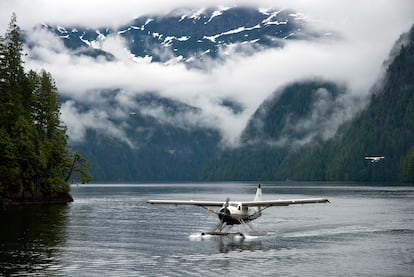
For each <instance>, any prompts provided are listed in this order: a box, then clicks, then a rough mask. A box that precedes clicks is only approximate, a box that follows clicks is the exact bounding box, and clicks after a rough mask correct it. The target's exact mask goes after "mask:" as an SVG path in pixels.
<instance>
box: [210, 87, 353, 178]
mask: <svg viewBox="0 0 414 277" xmlns="http://www.w3.org/2000/svg"><path fill="white" fill-rule="evenodd" d="M345 92H346V88H345V87H344V86H340V85H337V84H335V83H334V82H328V81H324V80H317V79H313V80H307V81H302V82H296V83H292V84H289V85H287V86H286V87H284V88H282V89H280V90H278V91H276V92H275V93H274V94H273V95H272V96H271V97H270V98H269V99H268V100H266V101H265V102H264V103H263V104H262V105H261V106H260V107H259V108H258V110H257V111H256V112H255V114H254V115H253V116H252V118H251V119H250V121H249V123H248V125H247V126H246V128H245V130H244V132H243V134H242V146H241V147H238V148H236V149H230V150H226V151H224V152H223V153H220V155H219V158H218V159H215V160H212V161H210V162H209V165H208V166H207V169H206V170H205V172H204V175H203V178H204V179H206V180H279V179H281V177H280V176H279V175H278V171H277V168H278V166H279V165H280V164H281V163H282V162H283V161H284V159H285V158H286V156H287V155H288V154H289V153H290V152H291V151H294V150H296V149H298V148H301V147H302V146H303V145H304V144H307V143H309V142H311V141H313V140H316V139H319V140H322V139H324V138H325V137H327V136H328V137H329V136H333V134H334V133H335V131H336V129H334V130H331V129H332V128H329V125H330V124H331V122H332V121H333V120H334V118H335V116H336V114H337V113H338V112H339V111H343V109H344V108H345V107H344V105H343V104H342V103H341V101H340V99H341V96H343V95H344V93H345ZM329 130H330V131H329Z"/></svg>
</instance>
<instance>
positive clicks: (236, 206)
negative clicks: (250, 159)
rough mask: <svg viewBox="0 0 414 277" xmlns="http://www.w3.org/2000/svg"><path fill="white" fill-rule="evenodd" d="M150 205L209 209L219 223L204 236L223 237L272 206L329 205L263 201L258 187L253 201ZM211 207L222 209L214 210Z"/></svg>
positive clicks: (310, 200)
mask: <svg viewBox="0 0 414 277" xmlns="http://www.w3.org/2000/svg"><path fill="white" fill-rule="evenodd" d="M147 202H148V203H149V204H164V205H193V206H199V207H203V208H205V209H207V210H208V211H209V212H212V213H215V214H216V215H218V218H219V220H220V221H219V223H218V225H217V226H216V228H215V230H214V232H208V233H203V234H214V235H223V234H229V233H223V232H222V230H223V228H224V227H225V226H227V225H235V224H244V223H249V222H250V221H253V220H255V219H256V218H259V217H260V216H261V215H262V211H263V210H264V209H266V208H269V207H272V206H289V205H294V204H314V203H329V200H328V199H327V198H304V199H288V200H281V199H280V200H262V188H261V186H260V185H258V187H257V190H256V195H255V197H254V200H253V201H230V199H229V198H227V199H226V201H196V200H148V201H147ZM210 207H220V208H219V209H216V210H213V209H212V208H210Z"/></svg>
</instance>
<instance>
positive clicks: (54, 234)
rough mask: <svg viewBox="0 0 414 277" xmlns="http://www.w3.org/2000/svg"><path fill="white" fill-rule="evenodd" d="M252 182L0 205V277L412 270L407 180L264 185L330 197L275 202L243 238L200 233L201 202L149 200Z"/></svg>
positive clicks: (413, 193)
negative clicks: (323, 201)
mask: <svg viewBox="0 0 414 277" xmlns="http://www.w3.org/2000/svg"><path fill="white" fill-rule="evenodd" d="M255 186H256V185H255V184H246V183H244V184H242V183H214V184H195V185H192V184H160V185H89V186H80V187H73V188H72V195H73V197H74V199H75V202H74V203H71V204H69V205H63V206H59V205H58V206H42V207H28V208H13V209H8V210H6V211H0V222H1V223H0V224H1V225H0V275H6V276H9V275H11V276H13V275H15V276H22V275H23V276H24V275H31V276H33V275H38V276H45V275H46V276H218V275H225V276H252V275H256V276H320V275H322V276H329V275H331V276H414V187H393V186H356V185H352V186H347V187H344V184H331V185H330V184H319V183H318V184H312V183H306V184H265V185H263V198H264V199H279V198H297V197H301V198H302V197H327V198H329V199H330V200H331V202H332V203H331V204H315V205H306V206H289V207H273V208H269V209H267V210H265V211H264V215H263V216H262V217H261V218H259V219H258V220H256V221H254V222H253V228H254V231H253V230H251V229H249V228H247V227H240V226H237V227H234V228H233V231H241V232H243V233H245V234H246V239H245V240H244V241H242V240H239V239H237V238H229V237H222V238H219V237H206V238H204V237H201V235H200V233H201V232H202V231H210V230H212V228H214V226H215V225H216V224H217V218H216V216H215V215H214V214H211V213H208V212H207V211H206V210H204V209H202V208H200V207H191V206H180V207H175V206H151V205H148V204H147V203H146V201H147V200H148V199H193V200H196V199H197V200H223V201H224V200H225V198H226V197H227V196H230V197H231V200H251V199H253V197H254V193H255V190H256V187H255Z"/></svg>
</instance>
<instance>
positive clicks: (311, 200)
mask: <svg viewBox="0 0 414 277" xmlns="http://www.w3.org/2000/svg"><path fill="white" fill-rule="evenodd" d="M147 202H148V203H149V204H164V205H193V206H202V207H222V206H223V205H224V204H225V202H223V201H194V200H148V201H147ZM230 203H233V202H230ZM237 203H238V204H240V205H241V206H243V207H272V206H289V205H294V204H302V205H303V204H314V203H329V200H328V199H326V198H305V199H290V200H266V201H245V202H237Z"/></svg>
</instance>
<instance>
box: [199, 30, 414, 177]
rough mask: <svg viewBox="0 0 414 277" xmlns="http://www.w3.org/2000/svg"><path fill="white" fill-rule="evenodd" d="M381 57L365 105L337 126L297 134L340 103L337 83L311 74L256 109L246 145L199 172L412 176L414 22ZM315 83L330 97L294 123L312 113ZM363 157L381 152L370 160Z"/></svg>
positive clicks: (212, 174) (222, 174)
mask: <svg viewBox="0 0 414 277" xmlns="http://www.w3.org/2000/svg"><path fill="white" fill-rule="evenodd" d="M387 63H388V67H387V70H386V73H385V76H384V78H383V80H382V81H381V83H380V84H377V85H375V86H374V87H373V88H372V90H371V91H372V94H371V97H370V101H369V104H368V105H367V107H366V108H365V109H364V110H362V111H361V112H360V113H359V114H358V115H357V116H356V117H355V118H353V119H352V120H350V121H346V122H344V123H343V124H342V125H340V127H339V129H338V131H337V132H336V133H335V135H334V136H331V137H329V136H328V137H325V138H324V137H323V136H324V135H323V132H320V131H321V130H324V129H325V128H322V129H319V131H318V129H316V134H315V135H313V136H312V137H311V138H310V139H306V140H303V138H307V136H308V135H309V133H310V134H312V132H310V131H311V130H314V131H315V129H314V128H310V129H309V128H308V129H306V128H305V127H309V126H321V125H324V124H325V123H326V122H330V121H332V120H333V119H334V118H335V117H332V112H333V111H335V110H337V109H338V107H340V106H337V107H335V104H334V103H338V104H339V103H340V101H339V102H337V101H335V99H340V96H338V95H340V94H341V91H342V89H341V88H339V90H338V87H336V86H335V85H334V84H329V83H323V82H322V83H321V82H314V81H313V82H305V83H297V84H292V85H290V86H288V87H286V88H285V89H284V90H283V91H282V93H277V94H276V96H273V97H272V98H271V99H270V100H268V101H267V102H266V103H264V104H263V105H262V107H260V108H259V109H258V111H257V112H256V113H255V115H254V116H253V118H252V119H251V121H250V124H249V125H248V126H247V128H246V130H245V132H244V136H243V137H244V142H245V143H244V145H243V146H242V147H240V148H238V149H234V150H230V151H226V152H224V153H222V154H221V155H220V157H219V158H217V159H215V160H213V161H211V162H210V164H209V167H207V169H206V170H205V172H204V175H203V176H204V178H205V179H206V180H220V179H230V180H231V179H235V180H240V179H245V180H319V181H326V180H332V181H403V182H413V181H414V78H413V76H414V27H412V28H411V30H410V31H409V32H408V33H407V34H405V35H403V36H402V37H401V38H400V40H399V41H398V42H397V43H396V46H395V47H394V50H393V51H392V53H391V56H390V59H389V60H388V61H387ZM321 88H323V89H324V90H325V96H324V97H325V98H330V99H331V100H330V101H331V103H332V104H330V105H328V106H329V108H328V109H326V110H325V112H326V113H323V114H322V115H323V116H321V117H320V119H319V120H316V121H315V123H316V124H302V123H300V124H298V122H300V120H301V118H304V119H307V120H305V122H306V121H309V119H311V118H314V116H313V113H312V112H310V111H311V110H312V109H311V108H312V107H315V103H318V100H315V99H317V97H318V93H317V91H318V90H319V91H320V89H321ZM327 92H329V93H327ZM279 95H281V96H279ZM315 97H316V98H315ZM317 105H318V104H316V106H317ZM319 111H320V109H319ZM324 118H325V120H324ZM297 126H302V127H304V128H296V127H297ZM304 130H305V131H306V130H307V131H308V132H305V133H302V131H304ZM304 134H305V135H304ZM283 138H285V139H283ZM301 141H302V142H304V143H303V145H301V144H300V143H298V142H301ZM365 156H384V157H385V158H384V159H383V160H381V161H379V162H371V161H368V160H365V159H364V157H365Z"/></svg>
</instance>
